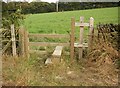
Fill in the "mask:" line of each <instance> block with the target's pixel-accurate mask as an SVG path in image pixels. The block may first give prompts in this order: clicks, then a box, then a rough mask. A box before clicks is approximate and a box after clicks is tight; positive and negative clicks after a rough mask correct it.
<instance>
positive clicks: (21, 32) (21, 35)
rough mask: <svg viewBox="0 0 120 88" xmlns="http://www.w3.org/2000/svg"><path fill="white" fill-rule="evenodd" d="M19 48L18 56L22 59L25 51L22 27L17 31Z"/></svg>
mask: <svg viewBox="0 0 120 88" xmlns="http://www.w3.org/2000/svg"><path fill="white" fill-rule="evenodd" d="M19 48H20V55H21V56H23V57H24V56H25V51H24V28H23V26H21V27H20V29H19Z"/></svg>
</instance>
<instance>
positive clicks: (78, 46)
mask: <svg viewBox="0 0 120 88" xmlns="http://www.w3.org/2000/svg"><path fill="white" fill-rule="evenodd" d="M74 47H76V48H82V47H85V48H87V47H88V44H87V43H83V44H79V43H74Z"/></svg>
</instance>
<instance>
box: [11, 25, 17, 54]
mask: <svg viewBox="0 0 120 88" xmlns="http://www.w3.org/2000/svg"><path fill="white" fill-rule="evenodd" d="M11 38H12V54H13V56H16V41H15V29H14V24H12V25H11Z"/></svg>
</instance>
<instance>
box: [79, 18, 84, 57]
mask: <svg viewBox="0 0 120 88" xmlns="http://www.w3.org/2000/svg"><path fill="white" fill-rule="evenodd" d="M80 23H84V17H80ZM83 32H84V26H80V38H79V44H83ZM82 56H83V47H80V48H79V59H82Z"/></svg>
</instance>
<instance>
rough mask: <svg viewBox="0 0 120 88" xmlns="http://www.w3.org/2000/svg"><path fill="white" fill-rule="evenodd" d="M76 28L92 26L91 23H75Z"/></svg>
mask: <svg viewBox="0 0 120 88" xmlns="http://www.w3.org/2000/svg"><path fill="white" fill-rule="evenodd" d="M75 26H79V27H80V26H90V24H89V23H75Z"/></svg>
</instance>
